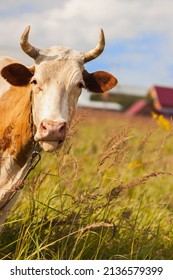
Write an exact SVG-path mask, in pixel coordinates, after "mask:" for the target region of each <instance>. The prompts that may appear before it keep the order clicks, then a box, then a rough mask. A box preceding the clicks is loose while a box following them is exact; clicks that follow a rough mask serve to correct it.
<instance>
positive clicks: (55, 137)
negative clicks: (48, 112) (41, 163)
mask: <svg viewBox="0 0 173 280" xmlns="http://www.w3.org/2000/svg"><path fill="white" fill-rule="evenodd" d="M66 133H67V123H66V122H65V121H61V122H56V121H51V120H43V121H42V122H41V123H40V125H39V127H38V128H37V133H36V135H35V140H36V141H39V142H40V144H41V146H43V149H44V146H45V143H47V145H48V146H53V147H54V148H53V147H52V149H51V150H50V151H53V150H56V149H57V148H59V147H60V146H61V145H62V143H63V142H64V140H65V138H66ZM44 150H47V148H46V149H44Z"/></svg>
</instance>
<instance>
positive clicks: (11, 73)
mask: <svg viewBox="0 0 173 280" xmlns="http://www.w3.org/2000/svg"><path fill="white" fill-rule="evenodd" d="M1 75H2V77H3V78H4V79H6V80H7V82H9V83H10V84H11V85H13V86H26V85H28V84H29V82H30V80H31V78H32V76H33V75H34V68H30V69H29V68H27V67H26V66H24V65H23V64H20V63H12V64H9V65H7V66H5V67H4V68H2V70H1Z"/></svg>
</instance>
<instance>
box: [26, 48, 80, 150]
mask: <svg viewBox="0 0 173 280" xmlns="http://www.w3.org/2000/svg"><path fill="white" fill-rule="evenodd" d="M63 51H64V52H65V53H68V57H67V59H64V58H63V59H61V57H58V59H55V60H48V61H47V60H46V61H43V62H41V63H39V64H36V65H35V73H34V76H33V77H32V79H31V82H30V83H31V87H32V92H33V119H34V124H35V126H36V135H35V138H34V139H35V140H36V141H39V142H40V145H41V146H42V148H43V149H44V150H45V151H53V150H55V149H57V148H58V146H60V145H61V143H62V142H63V140H64V139H65V135H66V131H67V128H68V126H69V123H70V121H71V118H72V116H73V114H74V112H75V109H76V106H77V101H78V98H79V96H80V94H81V91H82V88H83V87H84V85H85V84H84V80H83V76H82V72H83V69H84V68H83V64H82V63H81V57H82V56H81V55H79V53H78V52H75V51H72V50H71V53H70V50H69V49H63ZM61 52H62V51H61ZM56 53H57V50H56ZM62 56H63V57H66V56H67V54H66V55H65V54H64V55H63V53H62ZM49 57H50V56H49Z"/></svg>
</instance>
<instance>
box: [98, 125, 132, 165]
mask: <svg viewBox="0 0 173 280" xmlns="http://www.w3.org/2000/svg"><path fill="white" fill-rule="evenodd" d="M130 130H131V128H127V129H124V130H123V131H122V132H121V133H120V134H118V135H115V136H113V137H111V139H110V140H109V141H108V143H107V144H106V146H105V149H104V154H103V155H102V156H101V159H100V160H99V164H98V169H99V168H100V167H101V166H102V165H103V164H104V163H105V162H106V161H107V160H108V159H109V158H110V157H111V156H112V155H114V154H116V153H117V154H118V155H119V153H120V152H121V150H122V147H123V146H124V144H125V143H126V142H127V141H128V140H129V139H131V138H132V136H128V134H129V132H130Z"/></svg>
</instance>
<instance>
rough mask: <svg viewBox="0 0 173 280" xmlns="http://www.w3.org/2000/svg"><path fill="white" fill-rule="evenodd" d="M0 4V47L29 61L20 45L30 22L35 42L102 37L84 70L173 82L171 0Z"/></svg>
mask: <svg viewBox="0 0 173 280" xmlns="http://www.w3.org/2000/svg"><path fill="white" fill-rule="evenodd" d="M3 2H4V3H1V6H0V37H1V40H0V53H1V55H7V56H12V57H15V58H17V59H19V60H20V61H21V62H23V63H25V64H27V65H30V64H32V63H33V61H32V60H31V59H30V58H28V57H27V56H26V55H25V54H24V53H22V51H21V50H20V47H19V42H20V36H21V34H22V32H23V30H24V29H25V27H26V26H27V25H28V24H29V25H31V32H30V41H31V43H32V44H33V45H35V46H37V47H39V48H47V47H50V46H52V45H64V46H68V47H71V48H74V49H77V50H79V51H84V50H88V49H90V48H93V47H94V46H95V45H96V44H97V40H98V37H99V29H100V27H102V28H103V29H104V32H105V37H106V47H105V51H104V53H103V54H102V55H101V56H100V57H99V58H98V59H96V60H94V61H92V62H90V63H88V64H87V65H86V68H87V70H88V71H95V70H107V71H110V72H112V73H113V74H114V75H116V76H117V78H118V80H119V84H120V85H132V86H142V87H150V86H152V85H153V84H158V85H165V86H173V16H172V11H173V1H172V0H106V1H105V0H87V1H84V0H63V1H62V0H51V1H47V0H46V1H44V0H37V1H35V0H25V1H24V0H18V1H13V0H6V1H3Z"/></svg>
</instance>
